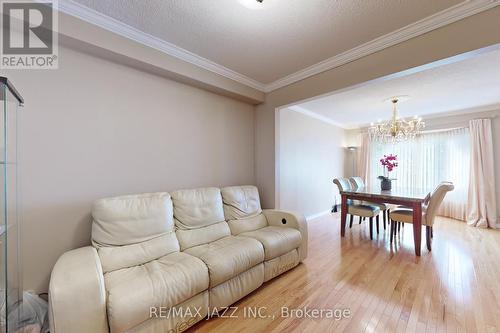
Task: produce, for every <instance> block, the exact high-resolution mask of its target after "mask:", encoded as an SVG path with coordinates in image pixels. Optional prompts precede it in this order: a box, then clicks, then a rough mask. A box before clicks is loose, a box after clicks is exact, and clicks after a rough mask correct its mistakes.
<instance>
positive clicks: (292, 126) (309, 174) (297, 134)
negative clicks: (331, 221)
mask: <svg viewBox="0 0 500 333" xmlns="http://www.w3.org/2000/svg"><path fill="white" fill-rule="evenodd" d="M279 129H280V130H279V132H280V133H279V208H281V209H285V210H291V211H296V212H300V213H302V214H304V215H305V216H306V217H307V218H312V217H314V216H317V215H320V214H322V213H325V212H328V211H330V210H331V208H332V205H333V204H334V202H335V198H336V199H337V202H340V200H339V198H338V191H337V190H336V189H335V186H334V184H333V183H332V180H333V179H334V178H336V177H342V176H343V175H344V159H343V156H344V155H343V151H344V147H343V146H344V136H345V134H344V130H343V129H341V128H339V127H336V126H334V125H331V124H328V123H325V122H323V121H321V120H317V119H314V118H312V117H309V116H307V115H303V114H301V113H298V112H295V111H290V110H286V109H284V110H280V111H279Z"/></svg>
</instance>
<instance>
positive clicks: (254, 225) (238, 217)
mask: <svg viewBox="0 0 500 333" xmlns="http://www.w3.org/2000/svg"><path fill="white" fill-rule="evenodd" d="M221 194H222V201H223V203H224V216H225V219H226V220H227V222H228V224H229V228H230V229H231V233H232V234H233V235H238V234H240V233H242V232H246V231H254V230H257V229H260V228H263V227H265V226H267V220H266V217H265V216H264V214H262V209H261V206H260V197H259V190H258V189H257V187H255V186H251V185H246V186H229V187H224V188H223V189H222V190H221Z"/></svg>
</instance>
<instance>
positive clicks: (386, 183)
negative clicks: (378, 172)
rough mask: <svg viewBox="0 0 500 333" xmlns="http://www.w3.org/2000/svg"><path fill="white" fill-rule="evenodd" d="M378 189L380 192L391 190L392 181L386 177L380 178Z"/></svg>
mask: <svg viewBox="0 0 500 333" xmlns="http://www.w3.org/2000/svg"><path fill="white" fill-rule="evenodd" d="M380 189H381V190H382V191H390V190H391V189H392V181H391V180H390V179H389V178H388V177H382V181H381V182H380Z"/></svg>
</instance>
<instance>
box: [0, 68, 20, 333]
mask: <svg viewBox="0 0 500 333" xmlns="http://www.w3.org/2000/svg"><path fill="white" fill-rule="evenodd" d="M0 102H1V104H2V105H1V113H0V333H4V332H13V330H14V329H15V328H16V326H17V323H18V319H19V315H20V311H21V306H20V304H22V290H23V288H22V278H21V274H20V271H21V269H20V268H21V260H20V251H19V245H20V241H19V240H20V230H19V223H18V193H17V184H18V179H17V178H18V177H17V156H18V151H17V148H18V147H17V112H18V109H19V106H21V105H22V104H23V103H24V100H23V98H22V97H21V95H20V94H19V92H18V91H17V90H16V89H15V88H14V86H13V85H12V83H11V82H10V81H9V80H8V79H7V78H6V77H2V76H0Z"/></svg>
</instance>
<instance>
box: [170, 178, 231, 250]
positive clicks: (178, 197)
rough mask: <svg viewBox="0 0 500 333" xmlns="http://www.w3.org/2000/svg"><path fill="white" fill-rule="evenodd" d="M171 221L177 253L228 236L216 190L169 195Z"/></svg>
mask: <svg viewBox="0 0 500 333" xmlns="http://www.w3.org/2000/svg"><path fill="white" fill-rule="evenodd" d="M172 202H173V207H174V222H175V226H176V229H177V230H176V233H177V238H178V239H179V244H180V246H181V250H185V249H188V248H191V247H193V246H198V245H202V244H206V243H210V242H213V241H216V240H218V239H220V238H223V237H226V236H229V235H231V232H230V230H229V226H228V224H227V222H226V221H225V219H224V209H223V207H222V196H221V193H220V189H218V188H216V187H208V188H198V189H191V190H179V191H175V192H172Z"/></svg>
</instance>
